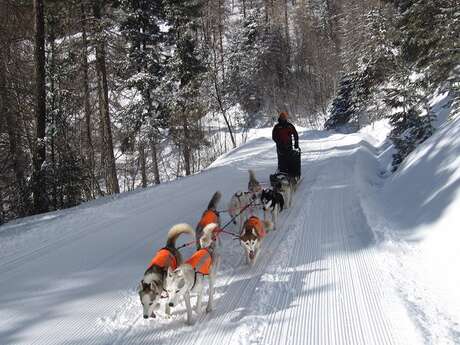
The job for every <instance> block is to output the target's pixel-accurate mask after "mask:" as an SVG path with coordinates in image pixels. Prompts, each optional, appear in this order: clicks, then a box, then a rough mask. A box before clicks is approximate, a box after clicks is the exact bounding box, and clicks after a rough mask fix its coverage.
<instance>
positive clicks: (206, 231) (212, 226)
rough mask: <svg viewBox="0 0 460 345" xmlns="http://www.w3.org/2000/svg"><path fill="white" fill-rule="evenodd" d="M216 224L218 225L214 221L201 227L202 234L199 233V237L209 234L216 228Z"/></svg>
mask: <svg viewBox="0 0 460 345" xmlns="http://www.w3.org/2000/svg"><path fill="white" fill-rule="evenodd" d="M218 226H219V225H217V224H216V223H209V224H208V225H206V226H205V227H204V228H203V234H202V235H201V237H203V236H211V235H212V233H213V231H214V230H216V228H217V227H218Z"/></svg>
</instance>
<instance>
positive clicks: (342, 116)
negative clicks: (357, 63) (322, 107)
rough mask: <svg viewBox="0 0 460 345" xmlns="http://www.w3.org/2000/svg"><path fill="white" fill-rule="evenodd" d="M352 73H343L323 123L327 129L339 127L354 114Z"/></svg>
mask: <svg viewBox="0 0 460 345" xmlns="http://www.w3.org/2000/svg"><path fill="white" fill-rule="evenodd" d="M355 84H356V80H355V79H354V75H352V74H348V75H345V76H344V77H343V78H342V79H341V80H340V84H339V91H338V94H337V96H336V97H335V98H334V100H333V101H332V107H331V116H330V117H329V119H328V120H327V121H326V123H325V124H324V128H325V129H327V130H332V129H340V128H341V127H343V126H344V125H346V124H347V123H349V122H350V121H351V120H352V119H353V117H354V116H355V114H356V113H355V100H354V91H355V90H354V87H355ZM355 122H356V121H355Z"/></svg>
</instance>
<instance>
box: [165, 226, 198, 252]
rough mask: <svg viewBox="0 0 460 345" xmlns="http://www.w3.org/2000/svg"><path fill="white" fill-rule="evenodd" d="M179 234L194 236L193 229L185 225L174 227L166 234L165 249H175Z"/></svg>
mask: <svg viewBox="0 0 460 345" xmlns="http://www.w3.org/2000/svg"><path fill="white" fill-rule="evenodd" d="M181 234H189V235H194V231H193V228H192V227H191V226H190V225H188V224H185V223H180V224H176V225H174V226H173V227H172V228H171V229H169V232H168V239H167V240H166V247H173V248H175V247H176V240H177V238H178V237H179V236H180V235H181Z"/></svg>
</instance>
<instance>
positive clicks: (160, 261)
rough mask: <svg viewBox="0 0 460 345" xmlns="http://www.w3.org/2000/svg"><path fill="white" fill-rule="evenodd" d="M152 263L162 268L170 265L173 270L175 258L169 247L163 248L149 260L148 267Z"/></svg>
mask: <svg viewBox="0 0 460 345" xmlns="http://www.w3.org/2000/svg"><path fill="white" fill-rule="evenodd" d="M153 265H155V266H158V267H161V268H163V269H167V268H168V267H171V268H172V269H173V270H175V269H176V268H177V260H176V257H175V256H174V255H173V253H171V251H170V250H169V249H166V248H163V249H160V250H159V251H158V252H157V254H156V255H155V256H154V257H153V259H152V261H150V265H149V268H150V267H152V266H153Z"/></svg>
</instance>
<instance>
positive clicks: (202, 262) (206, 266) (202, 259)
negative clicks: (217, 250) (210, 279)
mask: <svg viewBox="0 0 460 345" xmlns="http://www.w3.org/2000/svg"><path fill="white" fill-rule="evenodd" d="M186 263H187V264H189V265H190V266H192V267H193V269H194V270H195V272H197V273H201V274H204V275H207V274H209V272H210V271H211V264H212V259H211V254H209V251H208V250H207V249H206V248H202V249H200V250H198V251H196V252H195V254H193V255H192V256H191V257H190V259H188V260H187V261H186Z"/></svg>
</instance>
